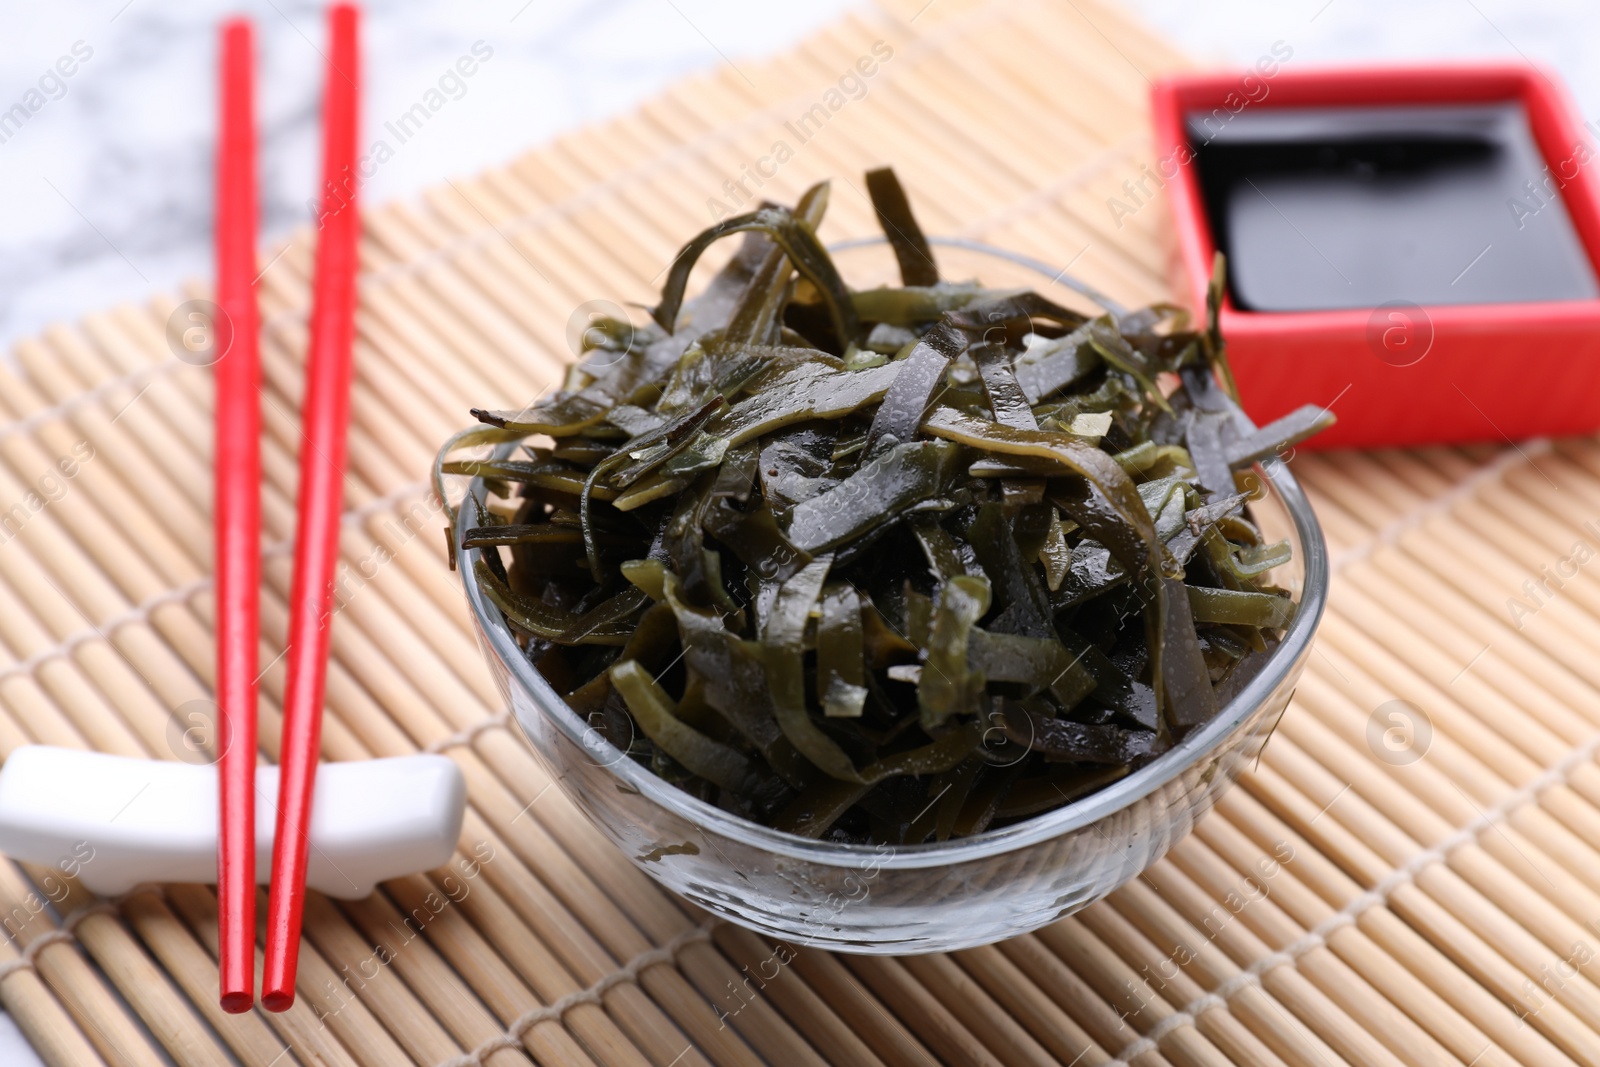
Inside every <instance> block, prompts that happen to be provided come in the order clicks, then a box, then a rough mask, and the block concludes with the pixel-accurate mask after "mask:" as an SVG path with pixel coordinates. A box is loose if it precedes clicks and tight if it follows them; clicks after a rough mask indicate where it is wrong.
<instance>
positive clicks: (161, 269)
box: [0, 0, 1600, 1065]
mask: <svg viewBox="0 0 1600 1067" xmlns="http://www.w3.org/2000/svg"><path fill="white" fill-rule="evenodd" d="M847 2H849V0H808V2H807V3H805V4H803V5H800V4H781V5H780V4H776V3H771V2H760V3H748V2H746V0H559V2H558V0H531V2H528V0H482V2H478V0H474V2H472V3H449V2H447V0H392V2H386V3H378V2H373V3H371V4H369V5H368V7H369V10H368V18H367V26H366V34H365V46H366V56H367V61H368V73H367V78H366V86H367V93H366V120H365V121H366V125H367V129H368V132H369V134H371V132H372V131H373V130H375V129H377V128H379V127H381V125H382V123H383V122H384V121H385V120H388V119H392V118H394V117H396V116H397V115H398V114H399V113H400V112H402V111H404V110H405V109H406V108H408V107H410V106H411V104H413V103H414V102H416V101H417V100H418V99H419V98H420V96H421V95H422V94H423V93H424V92H425V91H426V90H427V89H429V88H430V87H432V86H434V85H435V84H437V82H438V79H439V77H440V75H441V74H442V73H444V71H445V69H446V68H447V67H448V66H449V65H451V64H453V63H454V61H455V60H456V59H457V57H459V56H461V55H463V54H466V53H468V52H469V51H470V49H471V48H472V46H473V44H474V43H475V42H478V41H482V42H484V45H486V46H487V47H489V48H491V49H492V50H493V56H492V58H491V59H490V60H489V61H488V62H486V63H483V64H482V65H481V66H480V68H479V70H478V72H477V73H476V74H475V75H474V76H473V77H472V78H471V79H470V80H469V81H468V82H466V83H465V90H464V92H463V93H462V94H461V95H460V98H459V99H452V100H451V101H450V102H449V103H448V104H447V105H446V106H445V107H444V108H442V109H440V111H439V112H438V113H437V114H436V115H435V116H434V118H433V119H432V120H431V121H430V122H429V123H428V125H427V126H426V127H425V128H424V130H423V131H422V132H421V133H420V134H418V135H417V136H416V137H415V138H413V139H412V140H410V141H408V142H407V143H406V144H405V145H402V146H399V148H398V150H397V152H396V154H395V156H394V158H393V159H391V160H389V161H388V162H386V163H385V164H384V165H383V166H382V167H381V168H379V170H378V172H377V174H376V175H374V177H373V178H372V179H371V181H370V183H369V185H368V186H367V195H368V196H369V197H370V198H372V199H374V200H380V199H386V198H390V197H396V196H406V195H410V194H412V193H415V192H416V191H417V190H418V189H420V188H421V187H423V186H424V185H427V184H429V183H432V182H435V181H438V180H440V179H441V178H444V177H447V176H451V175H456V174H468V173H472V172H474V171H477V170H479V169H481V168H482V167H484V166H486V165H489V164H491V163H494V162H496V161H499V160H504V159H506V158H509V157H511V156H512V155H514V154H516V153H517V152H518V151H519V150H521V149H523V148H525V147H527V146H529V145H532V144H535V143H537V142H539V141H540V140H542V139H545V138H547V137H549V136H551V135H552V134H554V133H556V132H557V131H559V130H562V129H565V128H568V127H571V126H573V125H576V124H578V123H581V122H584V121H588V120H592V119H596V118H600V117H603V116H605V115H608V114H612V113H615V112H617V111H619V110H621V109H624V108H626V107H627V106H629V105H630V104H632V103H633V102H635V101H637V100H639V99H641V98H642V97H645V96H647V95H649V94H650V93H652V92H654V91H655V90H657V89H659V88H660V87H662V86H664V85H665V84H667V83H669V82H670V81H672V80H673V79H675V78H677V77H679V76H680V75H682V74H685V73H687V72H690V71H693V70H697V69H703V68H706V67H709V66H713V65H715V64H717V63H720V62H722V61H723V58H724V56H727V57H732V58H733V59H734V61H736V62H737V61H738V59H739V58H741V57H747V56H756V55H760V54H762V53H765V52H770V51H773V50H776V49H779V48H782V47H783V46H784V45H785V44H786V43H787V42H789V41H791V40H793V39H794V38H796V37H797V36H799V35H801V34H803V33H804V32H805V31H806V30H807V29H808V28H809V27H811V26H814V25H817V24H820V23H822V22H825V21H826V20H827V19H829V18H831V17H832V16H833V14H834V13H835V12H836V11H837V10H838V9H840V8H842V7H844V6H846V4H847ZM934 2H938V0H934ZM1128 2H1129V3H1130V4H1131V6H1132V7H1133V8H1134V9H1136V10H1137V11H1138V12H1139V13H1140V14H1141V15H1142V16H1143V17H1144V18H1145V19H1146V21H1147V22H1148V23H1149V24H1151V25H1152V26H1154V27H1156V28H1157V29H1159V30H1161V31H1163V32H1164V33H1166V34H1167V35H1168V36H1169V37H1170V38H1172V39H1173V40H1175V41H1178V42H1180V43H1181V44H1182V45H1183V46H1185V47H1186V48H1187V49H1188V50H1189V51H1190V52H1191V53H1193V54H1195V55H1196V56H1198V57H1200V58H1209V59H1213V60H1216V61H1219V62H1233V63H1250V62H1253V61H1254V60H1255V58H1256V57H1257V56H1259V55H1260V54H1262V53H1263V52H1264V51H1266V50H1267V49H1268V48H1269V47H1270V46H1271V44H1272V43H1273V42H1274V41H1277V40H1283V41H1285V42H1287V43H1289V44H1290V45H1291V46H1292V47H1293V49H1294V58H1293V60H1292V62H1293V63H1294V64H1300V63H1306V64H1310V63H1313V62H1335V61H1348V60H1357V59H1385V60H1398V59H1404V58H1414V57H1421V56H1432V57H1440V56H1450V57H1468V56H1499V57H1510V58H1516V57H1518V56H1522V57H1526V58H1529V59H1532V60H1535V61H1538V62H1541V63H1546V64H1549V65H1551V66H1553V67H1554V68H1556V69H1557V70H1558V71H1560V73H1561V74H1562V75H1563V76H1564V77H1565V78H1566V80H1567V82H1568V84H1569V85H1570V86H1571V87H1572V89H1573V92H1574V94H1575V95H1576V96H1577V98H1578V101H1579V105H1580V108H1581V110H1582V111H1583V114H1584V116H1585V117H1586V118H1590V119H1600V68H1596V67H1595V66H1594V65H1592V64H1586V63H1584V59H1586V58H1587V54H1586V51H1585V50H1586V49H1589V50H1592V48H1593V42H1595V41H1596V40H1600V5H1597V4H1595V3H1594V2H1593V0H1407V2H1405V3H1403V4H1401V3H1394V2H1391V0H1208V2H1207V3H1205V4H1196V3H1194V2H1193V0H1128ZM239 8H242V9H244V10H246V11H249V12H250V13H252V14H253V15H254V17H255V19H256V22H257V26H258V29H259V33H260V55H261V61H262V80H261V118H262V131H263V138H264V140H263V144H262V166H263V175H262V178H263V207H264V218H263V228H264V232H265V233H267V234H268V235H271V234H274V233H280V232H283V231H285V230H287V229H288V228H289V227H291V226H292V225H294V224H296V223H298V222H299V221H300V220H301V219H302V218H304V217H305V214H306V207H305V201H306V199H307V197H308V196H309V194H310V191H311V189H312V187H313V183H314V181H315V174H316V166H317V163H316V144H317V142H316V125H317V122H316V102H317V99H318V94H319V92H320V85H321V67H320V64H321V57H320V56H319V54H318V52H317V50H316V49H317V47H319V46H320V43H321V41H322V37H323V33H322V19H321V15H320V5H319V4H316V3H313V2H310V0H243V2H241V3H228V4H223V3H220V2H218V0H185V2H184V3H183V5H182V7H181V8H179V7H178V6H177V5H175V4H172V3H165V4H163V3H159V2H158V0H92V2H90V0H59V2H54V3H48V4H26V5H25V4H22V3H20V2H13V3H10V4H7V5H6V6H5V7H4V8H3V9H0V113H3V112H5V111H6V110H7V109H9V108H10V107H11V105H13V104H15V103H18V102H27V101H28V98H27V96H26V94H27V92H28V91H29V89H31V88H38V85H39V79H40V77H41V75H43V74H44V73H45V71H46V69H47V68H49V67H51V66H52V65H53V64H55V63H56V61H57V60H58V59H59V58H60V57H63V56H69V55H70V54H71V52H72V48H73V45H74V43H75V42H80V41H81V42H82V43H83V44H82V46H81V48H80V52H81V50H82V48H85V47H86V48H88V49H92V53H93V54H92V55H91V56H89V58H88V59H87V60H85V61H81V62H80V63H79V64H78V66H77V69H76V70H75V72H74V73H73V75H72V76H71V77H70V78H67V79H64V80H63V82H62V83H61V85H60V86H57V85H56V84H54V83H47V85H46V86H45V91H42V92H41V101H42V103H41V106H40V107H39V108H38V110H37V111H36V112H34V113H31V114H30V116H29V117H28V119H27V121H26V123H24V124H23V125H22V126H21V128H20V129H17V130H15V131H14V132H10V134H9V136H8V137H6V139H4V140H3V141H0V346H3V347H9V345H10V343H11V342H12V341H13V340H15V339H16V338H18V337H21V336H26V335H28V334H30V333H32V332H35V331H37V330H38V329H39V328H40V327H42V326H43V325H45V324H47V323H49V322H52V321H56V320H60V319H70V318H74V317H76V316H78V315H80V314H82V313H84V312H87V311H90V310H93V309H96V308H99V307H102V306H104V305H106V304H108V303H110V302H112V301H116V300H122V299H137V298H139V297H141V296H143V295H144V294H146V293H148V292H151V291H152V290H155V289H158V288H165V289H172V288H174V287H175V286H176V285H177V284H178V283H179V282H181V281H182V280H183V279H185V278H188V277H192V276H197V275H203V274H205V273H206V272H207V271H208V269H209V256H210V245H209V240H210V238H209V227H210V194H209V183H210V166H211V155H210V132H211V127H212V121H213V120H212V110H213V103H212V90H213V81H214V78H213V66H214V25H215V23H216V20H217V19H218V18H219V17H220V16H221V15H222V14H223V13H225V12H227V11H232V10H236V9H239ZM68 65H69V66H70V65H71V64H68ZM49 92H57V93H59V99H51V98H49V97H48V95H47V93H49ZM0 119H3V114H0ZM5 132H7V131H6V128H5V127H4V126H0V133H5ZM36 1062H37V1061H36V1060H35V1059H33V1057H32V1055H31V1053H29V1052H27V1051H26V1048H25V1045H24V1044H23V1043H22V1042H21V1039H20V1036H19V1035H17V1034H16V1032H15V1029H14V1027H12V1026H10V1020H8V1019H5V1018H4V1016H3V1015H0V1063H4V1064H17V1065H28V1064H32V1063H36Z"/></svg>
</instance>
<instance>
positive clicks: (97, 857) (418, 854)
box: [0, 745, 467, 900]
mask: <svg viewBox="0 0 1600 1067" xmlns="http://www.w3.org/2000/svg"><path fill="white" fill-rule="evenodd" d="M466 794H467V790H466V783H465V782H464V781H463V779H462V777H461V771H460V769H459V768H458V767H456V765H455V764H454V763H453V762H451V761H450V760H449V759H447V758H446V757H444V756H433V755H418V756H395V757H390V758H386V759H371V760H358V761H353V762H349V763H324V764H321V765H319V766H318V768H317V787H316V797H317V801H316V807H315V809H314V811H313V813H312V818H311V864H310V870H309V873H308V874H307V877H306V884H307V885H308V886H310V887H311V888H312V889H316V890H318V891H320V892H322V893H326V894H327V895H328V896H330V897H339V898H341V899H345V900H355V899H358V898H360V897H364V896H366V895H367V894H368V893H370V892H372V889H373V887H374V886H376V885H377V884H378V883H379V882H381V881H384V880H385V879H388V878H396V877H399V876H401V875H406V874H414V873H416V872H417V871H426V870H431V869H432V868H434V867H439V866H442V865H443V864H445V863H448V862H449V860H450V857H451V855H452V854H453V853H454V851H455V847H456V841H457V839H458V838H459V837H460V835H461V819H462V815H463V813H464V811H465V807H466ZM277 796H278V768H277V767H267V766H264V767H261V768H260V769H259V770H258V771H257V772H256V876H257V879H258V880H259V881H260V882H261V883H262V884H266V882H267V881H268V880H269V879H270V877H271V862H272V838H273V831H274V824H275V822H276V821H277V820H276V814H277V813H276V811H275V809H274V805H275V803H276V801H277ZM0 852H4V853H5V854H6V855H8V856H10V857H11V858H13V859H18V860H29V861H31V862H34V863H39V864H47V865H50V866H53V867H58V868H59V869H61V870H64V871H66V872H67V873H70V874H74V875H76V876H77V878H78V880H79V881H80V882H81V883H82V884H83V886H84V887H85V888H86V889H89V890H90V891H91V892H94V893H98V894H100V895H102V896H106V895H114V894H117V893H125V892H127V891H128V890H129V889H132V888H133V887H134V886H136V885H138V884H140V883H141V882H202V883H213V882H215V881H216V880H217V769H216V768H215V767H206V766H194V765H191V764H188V763H178V762H174V761H170V760H148V759H129V758H127V757H124V756H109V755H106V754H105V753H103V752H86V751H82V750H79V749H70V748H56V747H54V746H50V745H25V746H23V747H22V748H19V749H17V750H16V751H14V752H12V753H11V755H10V757H9V758H8V759H7V760H6V761H5V765H4V767H0Z"/></svg>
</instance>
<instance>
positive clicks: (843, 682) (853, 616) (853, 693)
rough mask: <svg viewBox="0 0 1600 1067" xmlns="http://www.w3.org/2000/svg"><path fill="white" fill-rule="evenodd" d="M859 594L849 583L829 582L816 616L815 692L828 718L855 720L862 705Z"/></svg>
mask: <svg viewBox="0 0 1600 1067" xmlns="http://www.w3.org/2000/svg"><path fill="white" fill-rule="evenodd" d="M864 650H865V639H864V638H863V637H862V633H861V596H860V594H858V593H857V592H856V589H855V586H853V585H851V584H850V583H849V582H829V583H828V584H827V585H825V586H824V587H823V590H822V609H821V613H820V615H819V616H818V618H817V693H818V694H819V695H820V697H821V699H822V713H823V714H824V715H826V716H827V717H828V718H830V719H856V718H860V717H861V712H862V709H863V707H864V706H865V704H866V700H867V690H866V674H865V668H864V667H863V658H862V657H863V654H864Z"/></svg>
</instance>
